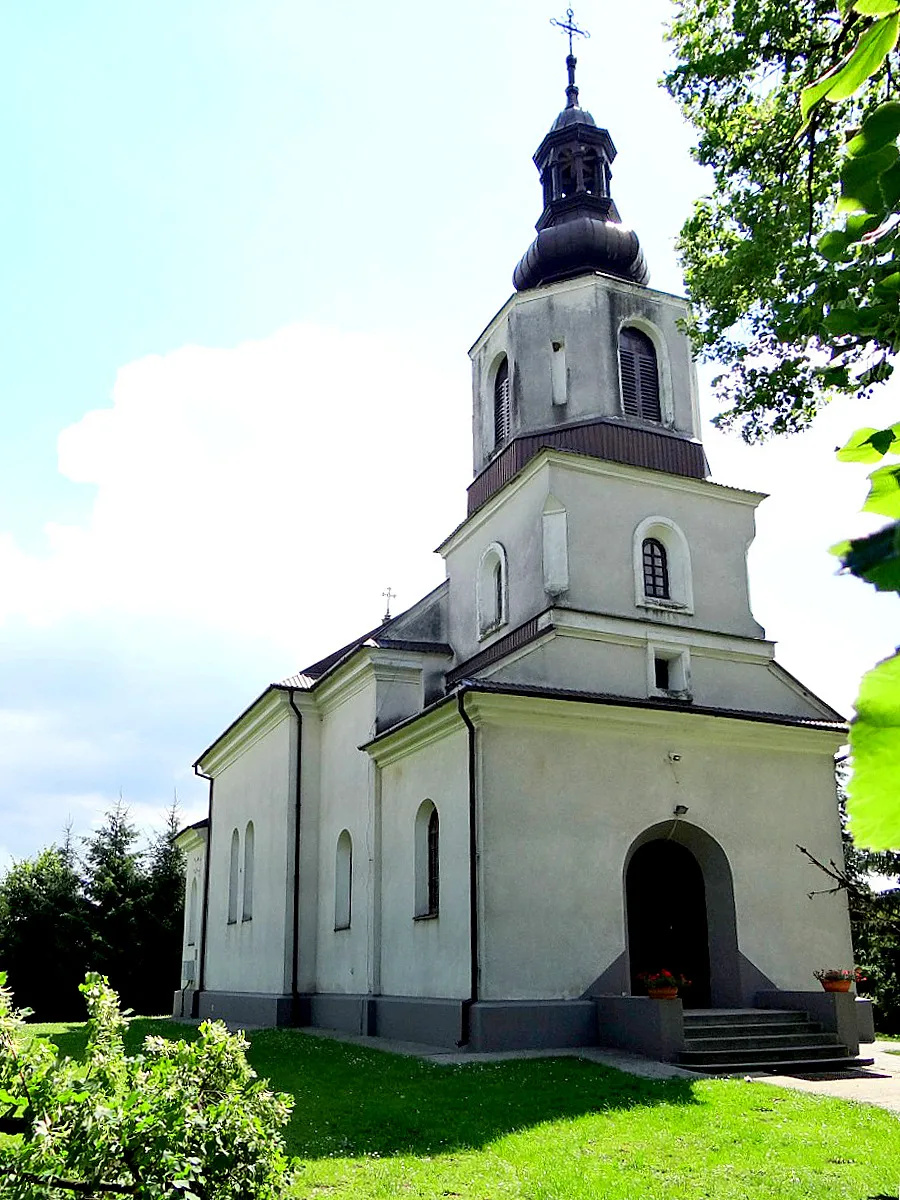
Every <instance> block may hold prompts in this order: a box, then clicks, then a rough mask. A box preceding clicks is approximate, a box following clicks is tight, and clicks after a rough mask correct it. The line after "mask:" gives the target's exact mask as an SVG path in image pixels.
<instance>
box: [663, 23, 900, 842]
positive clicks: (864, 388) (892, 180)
mask: <svg viewBox="0 0 900 1200" xmlns="http://www.w3.org/2000/svg"><path fill="white" fill-rule="evenodd" d="M898 35H900V0H837V2H836V3H834V2H831V3H825V2H823V0H778V2H777V3H775V2H771V0H767V2H765V3H756V2H754V0H678V2H677V15H676V18H675V20H674V21H673V24H672V28H671V37H672V41H673V42H674V44H675V49H676V53H677V55H678V57H679V60H680V61H679V62H678V64H677V65H676V66H675V68H674V69H673V70H672V71H671V72H670V73H669V75H668V76H667V79H666V83H667V86H668V88H669V90H670V92H671V93H672V95H673V96H675V98H676V99H677V100H678V101H679V103H680V104H681V106H682V109H683V111H684V112H685V114H686V115H687V116H688V117H689V119H690V120H692V121H693V122H694V123H695V125H696V126H697V128H698V131H699V134H700V139H699V144H698V147H697V151H696V155H697V158H698V160H699V161H700V162H702V163H704V164H705V165H707V166H709V167H711V168H712V170H713V172H714V176H715V181H716V191H715V195H714V196H711V197H705V198H704V199H702V200H701V201H699V202H698V204H697V205H696V207H695V211H694V215H693V217H692V218H691V220H689V221H688V222H687V224H686V225H685V227H684V230H683V231H682V237H681V242H680V247H681V252H682V255H683V259H684V263H685V269H686V276H687V282H688V288H689V291H690V293H691V298H692V300H693V301H694V303H695V305H696V306H697V312H696V317H695V319H694V322H693V326H692V334H693V338H694V342H695V345H696V346H697V347H698V349H699V350H700V351H701V352H702V353H705V354H706V355H707V356H708V357H710V358H713V359H715V360H717V361H719V362H720V363H722V364H723V366H724V367H725V368H726V369H725V371H724V373H723V374H722V375H721V376H719V377H718V379H717V380H716V386H717V388H718V392H719V397H720V399H722V400H723V401H724V402H725V404H726V405H727V407H726V409H725V410H724V412H723V413H722V414H721V415H720V416H719V418H718V422H719V423H720V424H722V425H725V426H731V425H736V426H738V427H740V428H741V430H742V433H743V435H744V437H745V438H746V439H747V440H749V441H753V440H756V439H758V438H760V437H763V436H765V435H766V434H767V433H773V432H774V433H781V432H787V431H791V430H795V429H799V428H801V427H802V426H803V425H805V424H807V423H808V422H809V420H810V419H811V418H812V417H813V415H814V414H815V412H816V410H817V408H818V407H819V406H820V405H821V404H822V403H824V402H825V401H826V400H827V399H828V397H829V396H830V395H832V394H834V393H845V394H851V395H854V396H858V397H859V396H865V395H866V394H868V393H869V391H870V390H871V389H872V387H873V386H874V385H876V384H878V383H881V382H883V381H884V380H886V379H887V378H889V377H890V375H891V374H892V373H893V370H894V359H895V357H896V353H897V350H898V349H900V254H898V251H900V148H898V145H897V139H898V135H900V102H898V100H897V99H895V95H896V94H897V83H896V81H897V72H898V67H900V59H898V51H897V42H898ZM898 453H900V423H898V424H897V425H894V426H892V427H890V428H888V429H871V428H869V429H863V430H859V431H857V433H856V434H854V435H853V437H851V438H850V440H849V441H848V443H847V445H846V446H845V447H844V448H843V450H842V451H841V452H840V454H839V457H841V458H843V459H845V460H848V461H855V462H873V463H874V462H881V460H882V459H883V458H884V457H885V456H886V455H894V456H897V455H898ZM869 481H870V492H869V497H868V499H867V501H866V505H865V508H866V509H867V510H868V511H870V512H875V513H879V514H881V515H883V516H886V517H889V518H890V519H891V521H892V524H890V525H888V526H885V528H884V529H882V530H880V531H879V532H877V533H875V534H873V535H870V536H869V537H866V538H860V539H855V540H852V541H847V542H843V543H841V544H840V545H839V546H837V547H835V553H837V554H838V555H839V556H840V558H841V561H842V565H843V567H844V569H845V570H847V571H849V572H851V573H852V574H855V575H858V576H859V577H860V578H862V579H865V580H867V581H868V582H869V583H871V584H873V586H875V587H877V588H879V589H880V590H887V591H900V465H897V463H895V462H887V463H885V464H883V465H880V466H878V467H877V468H876V469H875V470H874V471H873V472H872V474H871V475H870V476H869ZM856 709H857V715H856V719H855V720H854V722H853V726H852V729H851V750H852V753H853V761H854V774H853V777H852V779H851V782H850V786H849V804H850V813H851V818H852V822H853V828H854V834H855V836H856V838H857V840H858V841H859V842H860V843H861V844H864V845H867V846H869V847H871V848H874V849H882V850H883V849H887V848H889V847H892V846H900V658H898V656H897V655H894V656H891V657H890V658H888V659H885V660H884V661H883V662H881V663H879V664H878V665H877V666H876V667H874V668H873V669H872V670H871V671H870V672H869V673H868V674H867V675H866V676H865V678H864V679H863V683H862V688H861V692H860V696H859V699H858V701H857V706H856Z"/></svg>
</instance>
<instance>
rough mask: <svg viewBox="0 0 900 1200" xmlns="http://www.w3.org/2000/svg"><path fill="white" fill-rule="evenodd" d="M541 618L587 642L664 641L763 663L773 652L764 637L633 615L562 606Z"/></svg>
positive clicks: (566, 634)
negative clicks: (657, 620)
mask: <svg viewBox="0 0 900 1200" xmlns="http://www.w3.org/2000/svg"><path fill="white" fill-rule="evenodd" d="M542 620H544V621H545V622H546V623H547V624H550V625H552V626H553V627H554V629H555V631H556V633H558V634H559V636H560V637H580V638H585V639H587V640H589V641H598V642H615V643H616V644H618V645H625V646H645V645H646V644H647V642H668V643H671V644H675V645H681V646H685V647H688V648H689V649H690V650H691V651H692V652H694V653H698V654H704V655H706V656H707V657H710V658H727V659H734V660H740V661H741V662H759V663H765V664H768V663H770V662H771V661H772V659H773V657H774V654H775V644H774V642H770V641H768V640H766V639H761V638H754V637H749V636H747V637H745V636H742V635H740V634H733V633H719V632H717V631H715V630H706V629H697V628H695V627H694V626H692V625H672V624H669V623H668V622H667V623H666V624H662V623H659V624H657V623H656V622H654V621H648V620H640V619H639V618H635V617H619V616H613V615H611V614H606V613H587V612H579V611H576V610H574V609H565V608H552V609H550V610H549V611H548V612H547V613H546V614H543V617H542Z"/></svg>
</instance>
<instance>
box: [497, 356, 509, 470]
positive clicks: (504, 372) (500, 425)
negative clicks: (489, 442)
mask: <svg viewBox="0 0 900 1200" xmlns="http://www.w3.org/2000/svg"><path fill="white" fill-rule="evenodd" d="M508 437H509V360H508V359H507V358H506V357H505V356H504V358H503V361H502V362H501V363H500V366H499V367H498V368H497V375H496V378H495V379H494V446H495V448H496V447H497V446H502V445H503V443H504V442H505V441H506V439H507V438H508Z"/></svg>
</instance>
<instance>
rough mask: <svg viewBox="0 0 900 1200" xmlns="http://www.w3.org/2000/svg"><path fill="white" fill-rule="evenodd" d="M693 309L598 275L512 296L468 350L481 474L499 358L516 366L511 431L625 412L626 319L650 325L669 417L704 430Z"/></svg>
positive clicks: (682, 428)
mask: <svg viewBox="0 0 900 1200" xmlns="http://www.w3.org/2000/svg"><path fill="white" fill-rule="evenodd" d="M687 315H688V307H687V303H686V301H684V300H682V299H681V298H680V297H677V296H670V295H668V294H667V293H665V292H657V291H653V290H652V289H651V288H646V287H639V286H636V285H634V284H631V283H628V282H626V281H625V280H621V279H612V278H610V277H608V276H599V275H582V276H580V277H579V278H577V279H569V280H565V281H563V282H560V283H556V284H550V285H547V286H545V287H541V288H539V289H533V290H529V291H525V292H520V293H516V294H515V295H513V296H511V297H510V299H509V300H508V301H507V303H506V304H505V305H504V306H503V308H502V309H501V310H500V312H499V313H498V314H497V316H496V317H495V318H494V319H493V321H492V322H491V324H490V325H489V326H488V327H487V329H485V330H484V332H483V333H482V334H481V336H480V337H479V339H478V341H477V342H476V343H475V345H474V346H473V348H472V350H471V351H470V353H471V355H472V388H473V401H474V408H473V432H474V444H475V456H474V465H475V471H476V473H477V472H478V471H480V470H481V469H482V467H484V466H485V465H486V463H487V462H488V461H489V459H490V458H491V457H492V455H493V453H494V451H495V450H496V446H495V444H494V403H493V401H494V398H493V374H494V369H495V364H496V361H497V359H498V357H499V356H500V355H502V354H505V355H506V356H507V358H508V361H509V365H510V373H511V382H512V406H511V434H512V435H515V434H517V433H520V432H523V431H527V430H529V429H539V428H546V427H547V426H549V425H552V424H557V423H559V424H562V423H566V422H575V421H580V420H585V419H587V418H589V417H596V416H609V417H614V418H621V417H622V416H623V415H624V414H623V410H622V401H621V388H620V383H619V359H618V337H619V331H620V329H621V328H622V327H623V326H625V325H632V326H634V327H637V328H640V329H642V330H643V331H644V332H645V333H647V334H648V335H649V336H650V337H651V340H652V341H653V342H654V344H655V346H656V348H657V360H658V365H659V376H660V395H661V401H662V409H663V414H664V422H665V424H667V425H669V426H670V427H671V428H674V429H676V430H678V431H679V432H681V433H685V434H688V435H689V436H694V437H699V434H700V429H699V422H698V415H697V410H696V381H695V376H694V367H693V363H692V361H691V356H690V345H689V342H688V339H687V338H686V337H685V335H684V334H683V333H682V332H681V330H680V329H679V328H678V321H679V320H683V319H684V318H685V317H686V316H687ZM555 347H558V349H555ZM560 356H562V357H563V359H564V362H565V368H564V370H565V379H564V381H563V380H561V379H560V378H559V375H560V370H561V368H560V366H559V362H558V359H559V357H560Z"/></svg>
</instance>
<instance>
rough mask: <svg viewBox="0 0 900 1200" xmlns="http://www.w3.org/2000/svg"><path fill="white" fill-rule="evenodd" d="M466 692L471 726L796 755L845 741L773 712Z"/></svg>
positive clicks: (841, 734) (828, 731)
mask: <svg viewBox="0 0 900 1200" xmlns="http://www.w3.org/2000/svg"><path fill="white" fill-rule="evenodd" d="M468 694H469V702H468V704H467V705H466V712H467V713H468V714H469V716H470V717H471V718H472V719H473V720H474V721H475V722H476V724H478V723H481V724H491V725H502V726H505V727H516V728H520V729H521V728H530V729H544V730H547V729H551V728H555V727H557V726H559V727H563V726H564V727H566V728H572V727H579V728H582V729H588V728H593V729H597V728H598V727H601V726H602V727H603V728H604V729H606V730H610V731H614V732H615V733H616V734H617V735H622V736H625V737H634V738H638V739H642V738H646V737H647V736H648V734H658V735H663V734H665V735H667V736H671V737H672V738H676V739H677V740H678V742H680V743H682V744H687V743H688V742H693V743H695V744H700V743H702V744H709V743H714V744H721V745H723V746H726V747H727V746H738V745H740V746H744V747H749V748H753V749H760V748H762V747H765V748H768V749H778V750H791V751H793V752H795V753H801V754H803V753H806V754H822V753H826V752H827V753H834V751H836V750H837V748H838V747H839V746H841V745H842V744H843V743H844V742H845V741H846V732H845V731H842V730H834V729H821V728H816V727H814V726H807V725H799V724H790V725H788V724H779V723H778V718H777V716H776V715H775V714H773V716H772V720H771V721H763V720H758V719H756V720H754V719H752V717H751V715H750V714H748V715H747V716H746V717H742V716H741V715H740V714H730V713H722V714H721V715H716V714H714V713H708V712H706V713H704V712H697V711H695V710H694V709H691V708H689V707H685V708H684V709H674V708H663V707H660V708H656V707H653V706H650V705H647V706H646V707H642V706H638V705H628V706H625V705H622V706H619V705H617V704H616V702H615V700H608V701H605V702H604V703H601V704H597V703H591V702H590V701H585V700H578V699H568V698H563V697H560V698H555V697H543V696H524V695H521V694H519V695H516V694H505V693H499V692H493V693H489V692H479V691H478V690H477V689H474V688H473V689H472V690H471V691H469V693H468ZM676 748H677V746H676Z"/></svg>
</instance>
